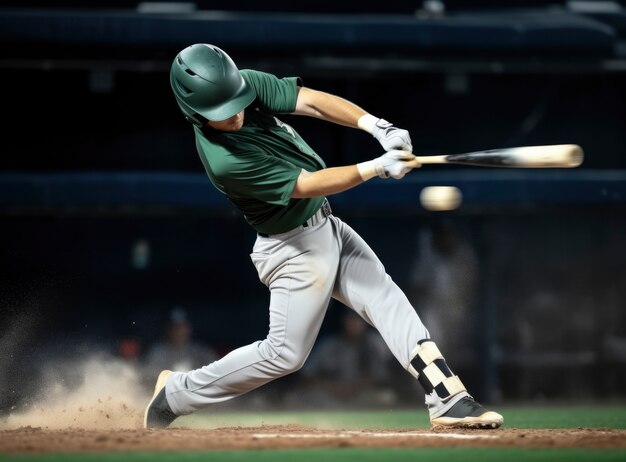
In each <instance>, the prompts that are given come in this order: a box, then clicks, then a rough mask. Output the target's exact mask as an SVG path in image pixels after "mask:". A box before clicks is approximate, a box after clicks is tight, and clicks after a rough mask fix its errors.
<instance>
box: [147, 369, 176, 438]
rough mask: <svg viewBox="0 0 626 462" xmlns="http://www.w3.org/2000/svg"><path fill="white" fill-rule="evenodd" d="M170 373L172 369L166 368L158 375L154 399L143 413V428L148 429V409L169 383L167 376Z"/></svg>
mask: <svg viewBox="0 0 626 462" xmlns="http://www.w3.org/2000/svg"><path fill="white" fill-rule="evenodd" d="M170 375H172V371H168V370H164V371H161V373H160V374H159V376H158V377H157V381H156V385H155V386H154V394H153V395H152V399H151V400H150V402H149V403H148V405H147V406H146V410H145V411H144V413H143V428H146V429H147V428H148V410H149V409H150V406H152V403H153V402H154V399H155V398H156V397H157V395H158V394H159V392H160V391H161V390H162V389H163V387H164V386H165V384H166V383H167V378H168V377H169V376H170Z"/></svg>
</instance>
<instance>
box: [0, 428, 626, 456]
mask: <svg viewBox="0 0 626 462" xmlns="http://www.w3.org/2000/svg"><path fill="white" fill-rule="evenodd" d="M444 446H445V447H520V448H522V447H523V448H622V449H623V448H626V430H611V429H606V430H605V429H584V428H580V429H566V430H564V429H558V430H544V429H542V430H533V429H523V430H522V429H514V428H505V429H499V430H454V431H452V430H446V431H441V430H439V431H434V430H412V431H407V430H397V431H394V430H389V429H385V430H380V431H377V430H366V431H354V430H321V429H317V428H311V427H304V426H299V425H268V426H262V427H229V428H219V429H214V430H197V429H185V428H172V429H166V430H150V431H147V430H106V431H105V430H72V429H68V430H46V429H42V428H33V427H23V428H18V429H15V430H3V431H0V452H2V453H58V452H84V451H85V452H110V451H172V450H192V451H193V450H237V449H286V448H292V449H293V448H321V447H326V448H337V447H386V448H389V447H402V448H413V447H414V448H420V447H444Z"/></svg>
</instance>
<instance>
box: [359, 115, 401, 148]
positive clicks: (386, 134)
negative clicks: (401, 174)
mask: <svg viewBox="0 0 626 462" xmlns="http://www.w3.org/2000/svg"><path fill="white" fill-rule="evenodd" d="M357 125H358V126H359V128H361V129H362V130H365V131H366V132H368V133H370V134H371V135H372V136H373V137H374V138H376V139H377V140H378V142H379V143H380V145H381V146H382V147H383V149H384V150H385V151H392V150H394V149H401V150H404V151H410V152H412V151H413V144H412V143H411V136H410V135H409V132H408V131H406V130H403V129H401V128H398V127H394V126H393V124H391V123H390V122H387V121H386V120H385V119H379V118H378V117H374V116H373V115H371V114H365V115H363V116H361V118H359V120H358V123H357Z"/></svg>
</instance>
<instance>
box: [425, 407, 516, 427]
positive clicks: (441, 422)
mask: <svg viewBox="0 0 626 462" xmlns="http://www.w3.org/2000/svg"><path fill="white" fill-rule="evenodd" d="M503 422H504V417H502V416H501V415H500V414H498V413H497V412H492V411H489V412H485V413H484V414H483V415H480V416H478V417H463V418H458V417H437V418H436V419H433V420H431V421H430V423H431V424H432V426H433V428H484V429H493V428H499V427H500V426H501V425H502V423H503Z"/></svg>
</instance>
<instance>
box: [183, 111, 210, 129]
mask: <svg viewBox="0 0 626 462" xmlns="http://www.w3.org/2000/svg"><path fill="white" fill-rule="evenodd" d="M185 119H187V122H189V123H192V124H193V125H195V126H196V127H198V128H202V127H204V126H205V125H206V124H207V122H208V119H205V118H204V117H202V116H201V115H200V114H198V113H196V114H194V115H193V116H185Z"/></svg>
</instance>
